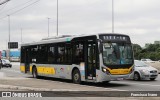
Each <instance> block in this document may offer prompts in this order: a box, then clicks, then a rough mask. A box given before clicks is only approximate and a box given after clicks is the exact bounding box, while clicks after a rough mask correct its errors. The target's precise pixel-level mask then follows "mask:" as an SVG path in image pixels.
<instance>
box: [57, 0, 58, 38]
mask: <svg viewBox="0 0 160 100" xmlns="http://www.w3.org/2000/svg"><path fill="white" fill-rule="evenodd" d="M57 36H58V0H57Z"/></svg>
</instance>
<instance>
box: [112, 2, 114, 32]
mask: <svg viewBox="0 0 160 100" xmlns="http://www.w3.org/2000/svg"><path fill="white" fill-rule="evenodd" d="M112 33H114V0H112Z"/></svg>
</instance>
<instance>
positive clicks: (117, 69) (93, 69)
mask: <svg viewBox="0 0 160 100" xmlns="http://www.w3.org/2000/svg"><path fill="white" fill-rule="evenodd" d="M133 64H134V58H133V51H132V44H131V40H130V37H129V36H128V35H124V34H115V33H114V34H113V33H101V34H94V35H82V36H61V37H53V38H48V39H43V40H41V41H39V42H33V43H26V44H22V45H21V64H20V70H21V72H23V73H29V74H32V75H33V77H35V78H36V77H38V76H48V77H55V78H63V79H70V80H73V82H74V83H80V82H81V81H86V82H109V81H112V80H119V79H125V78H128V76H129V75H130V73H131V72H132V71H133V69H134V68H133Z"/></svg>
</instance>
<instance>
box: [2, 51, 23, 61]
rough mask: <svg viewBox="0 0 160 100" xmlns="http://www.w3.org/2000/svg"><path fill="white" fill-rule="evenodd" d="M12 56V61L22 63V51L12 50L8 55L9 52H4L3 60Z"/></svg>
mask: <svg viewBox="0 0 160 100" xmlns="http://www.w3.org/2000/svg"><path fill="white" fill-rule="evenodd" d="M8 56H10V61H20V50H18V49H16V50H10V53H9V54H8V52H7V50H3V51H2V58H4V59H6V58H8Z"/></svg>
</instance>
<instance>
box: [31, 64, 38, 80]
mask: <svg viewBox="0 0 160 100" xmlns="http://www.w3.org/2000/svg"><path fill="white" fill-rule="evenodd" d="M32 76H33V78H37V77H38V74H37V68H36V67H33V69H32Z"/></svg>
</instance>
